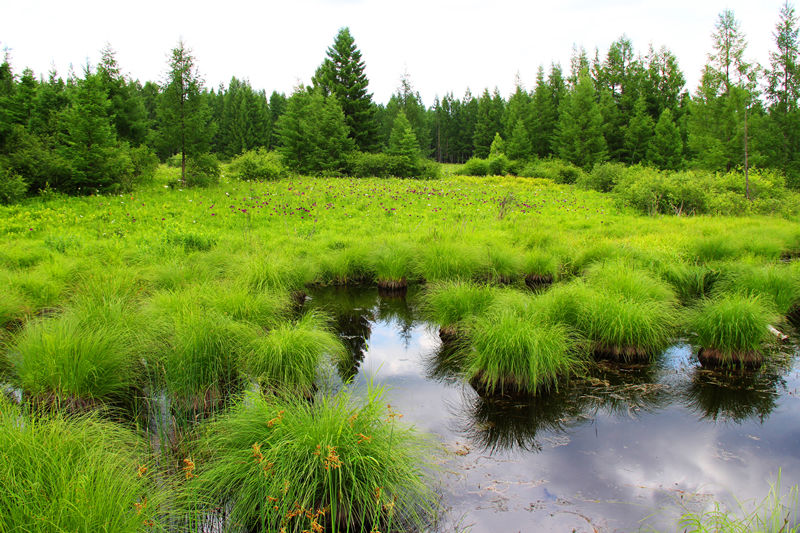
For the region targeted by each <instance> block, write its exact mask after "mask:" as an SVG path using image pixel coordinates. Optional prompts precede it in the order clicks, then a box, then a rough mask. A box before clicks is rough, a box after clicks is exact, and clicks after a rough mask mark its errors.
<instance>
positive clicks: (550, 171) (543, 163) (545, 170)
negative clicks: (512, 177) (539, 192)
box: [520, 159, 585, 183]
mask: <svg viewBox="0 0 800 533" xmlns="http://www.w3.org/2000/svg"><path fill="white" fill-rule="evenodd" d="M584 175H585V172H584V171H583V170H582V169H580V168H579V167H576V166H575V165H573V164H572V163H568V162H566V161H562V160H561V159H540V160H538V161H533V162H532V163H529V164H528V165H526V166H525V167H524V168H523V170H522V173H521V174H520V176H524V177H526V178H546V179H549V180H553V182H555V183H575V182H577V181H578V180H579V179H583V176H584Z"/></svg>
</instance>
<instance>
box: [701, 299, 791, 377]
mask: <svg viewBox="0 0 800 533" xmlns="http://www.w3.org/2000/svg"><path fill="white" fill-rule="evenodd" d="M775 318H776V316H775V313H774V311H772V310H771V308H770V306H769V305H766V304H765V303H764V301H763V299H761V298H759V297H757V296H746V295H739V294H731V295H723V296H720V297H717V298H714V299H707V300H704V301H702V302H700V303H699V304H698V305H697V306H695V307H694V308H693V309H691V310H690V311H689V312H687V317H686V321H687V326H686V327H687V329H688V330H689V331H692V332H693V333H694V334H695V339H694V342H696V343H697V344H698V345H699V346H700V347H702V348H704V349H706V350H713V351H714V352H716V353H718V354H719V357H720V359H721V360H722V362H725V363H736V362H737V361H739V360H741V359H743V358H747V357H749V356H754V355H755V356H756V357H757V354H759V353H760V352H761V350H762V349H763V348H764V345H765V344H766V343H767V341H769V335H770V333H769V331H768V330H767V327H768V326H769V325H770V324H772V323H773V321H774V320H775Z"/></svg>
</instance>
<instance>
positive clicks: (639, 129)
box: [625, 96, 677, 165]
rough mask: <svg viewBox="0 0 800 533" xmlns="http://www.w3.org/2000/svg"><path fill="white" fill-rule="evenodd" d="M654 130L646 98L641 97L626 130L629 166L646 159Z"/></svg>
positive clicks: (626, 149)
mask: <svg viewBox="0 0 800 533" xmlns="http://www.w3.org/2000/svg"><path fill="white" fill-rule="evenodd" d="M654 128H655V124H654V123H653V119H652V118H651V117H650V115H648V114H647V104H646V102H645V99H644V96H641V97H639V99H638V100H637V101H636V105H635V106H634V107H633V116H632V117H631V120H630V122H628V125H627V127H626V128H625V152H626V154H625V160H626V161H627V162H628V163H629V164H631V165H633V164H636V163H639V162H641V161H642V160H643V159H644V158H645V156H646V155H647V149H648V147H649V146H650V140H651V138H652V137H653V129H654ZM676 131H677V129H676Z"/></svg>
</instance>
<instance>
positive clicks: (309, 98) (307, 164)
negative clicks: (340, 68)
mask: <svg viewBox="0 0 800 533" xmlns="http://www.w3.org/2000/svg"><path fill="white" fill-rule="evenodd" d="M276 127H277V133H278V137H279V142H280V146H279V148H278V150H279V151H280V152H281V154H282V155H283V157H284V159H285V161H286V162H287V163H288V164H289V165H290V166H291V167H293V168H295V169H296V170H298V171H300V172H302V173H305V174H320V173H326V174H335V173H339V172H341V171H342V170H343V169H344V165H345V156H346V155H347V153H349V152H351V151H353V150H354V149H355V144H354V142H353V140H352V139H351V138H349V137H348V135H347V134H348V127H347V122H346V121H345V118H344V112H343V111H342V108H341V106H339V103H338V102H337V100H336V97H335V96H332V95H331V96H328V97H325V96H324V95H323V94H322V91H320V90H310V91H309V90H305V89H304V88H302V87H301V88H298V89H297V90H295V92H294V94H292V96H291V98H289V100H288V102H287V106H286V111H285V112H284V113H283V115H281V117H280V119H278V122H277V124H276Z"/></svg>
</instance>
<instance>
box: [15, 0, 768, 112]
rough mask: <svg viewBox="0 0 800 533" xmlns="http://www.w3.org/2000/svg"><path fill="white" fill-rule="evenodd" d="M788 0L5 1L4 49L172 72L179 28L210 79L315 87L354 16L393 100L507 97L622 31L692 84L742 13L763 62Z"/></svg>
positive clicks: (373, 70)
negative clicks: (670, 60)
mask: <svg viewBox="0 0 800 533" xmlns="http://www.w3.org/2000/svg"><path fill="white" fill-rule="evenodd" d="M782 4H783V0H728V1H717V0H669V1H633V0H566V1H557V0H550V1H547V2H539V1H532V0H529V1H522V0H519V1H514V0H494V1H491V2H490V1H477V0H453V1H450V0H448V1H437V0H405V1H392V2H389V1H385V0H296V1H283V2H274V1H269V0H263V1H260V2H240V1H236V0H228V1H225V2H221V1H218V0H217V1H213V2H210V1H205V0H195V1H191V2H186V1H180V2H177V1H171V0H161V1H153V0H137V1H133V2H119V1H115V0H102V1H85V0H75V1H64V0H59V1H49V0H48V1H45V0H21V1H12V0H0V46H3V47H8V48H9V49H10V50H11V59H12V61H11V62H12V66H13V68H14V70H15V72H17V73H19V72H21V71H22V69H23V68H24V67H31V68H32V69H33V70H34V71H35V72H36V74H37V75H39V74H46V73H47V71H48V70H50V68H51V67H52V66H55V67H56V69H57V70H58V71H59V73H60V74H62V75H65V74H66V72H67V70H68V68H69V65H70V64H73V65H74V67H75V71H76V72H80V68H81V66H82V65H83V64H85V63H86V61H87V60H88V61H89V62H90V63H92V64H94V63H96V62H97V59H98V58H99V51H100V49H101V48H102V47H103V45H104V44H105V43H106V42H108V43H110V44H111V46H112V47H113V48H114V49H115V50H116V51H117V59H118V61H119V63H120V66H121V67H122V69H123V71H125V72H126V73H128V74H130V75H131V76H132V77H134V78H138V79H140V80H142V81H145V80H154V81H158V80H161V79H163V77H164V73H165V71H166V58H167V53H168V52H169V50H170V49H171V48H172V47H173V46H174V45H175V43H176V42H177V40H178V38H179V37H183V39H184V40H185V41H186V43H187V44H188V45H189V47H190V48H191V49H192V50H193V51H194V54H195V56H196V59H197V64H198V66H199V68H200V72H201V74H202V75H203V77H204V79H205V80H206V84H207V85H208V86H209V87H216V86H217V85H219V84H220V83H225V84H226V85H227V83H228V81H229V80H230V78H231V76H234V75H235V76H236V77H238V78H246V79H248V80H250V82H251V84H252V85H253V87H255V88H257V89H266V90H267V91H268V92H271V91H272V90H273V89H275V90H278V91H282V92H286V93H287V94H288V93H290V92H291V90H292V88H293V87H294V86H295V85H297V83H298V82H303V83H308V82H309V81H310V79H311V76H312V75H313V73H314V70H315V69H316V67H317V66H318V65H319V64H320V63H321V62H322V60H323V58H324V55H325V50H326V48H327V47H328V46H329V45H330V44H331V43H332V42H333V38H334V36H335V35H336V33H337V31H338V29H339V28H340V27H342V26H349V27H350V30H351V32H352V34H353V36H354V37H355V40H356V45H357V46H358V47H359V49H360V50H361V52H362V54H363V58H364V61H365V62H366V65H367V76H368V77H369V80H370V91H371V92H373V93H374V98H375V100H376V101H378V102H386V101H387V100H388V99H389V97H390V96H391V94H392V93H393V92H394V91H395V89H396V88H397V86H398V85H399V80H400V77H401V75H402V74H403V72H404V71H407V72H408V74H409V76H410V79H411V82H412V84H413V86H414V87H415V88H416V89H418V90H419V91H420V93H421V95H422V98H423V100H424V102H425V104H426V105H430V104H431V103H432V102H433V97H434V96H435V95H440V96H441V95H443V94H444V93H445V92H448V91H453V92H454V93H455V94H456V95H457V96H460V95H463V93H464V91H465V89H466V88H467V87H469V88H470V89H471V90H472V92H473V94H476V93H479V92H481V91H482V90H483V88H484V87H489V88H490V89H491V88H494V87H495V86H497V87H498V88H499V89H500V91H501V93H502V94H503V95H505V96H507V95H508V94H509V93H510V92H511V91H512V89H513V86H514V78H515V75H516V74H517V73H519V76H520V79H521V80H522V83H523V85H524V86H525V87H526V88H528V89H530V88H532V87H533V85H534V82H535V77H536V68H537V66H538V65H539V64H544V65H545V68H548V67H549V64H550V62H551V61H556V62H560V63H561V64H562V66H563V67H564V69H565V70H567V69H568V68H569V57H570V54H571V50H572V46H573V44H576V45H578V46H581V45H582V46H584V47H586V49H587V51H588V52H589V54H590V56H593V55H594V49H595V47H598V48H599V49H600V53H601V56H602V55H604V54H605V51H606V50H607V49H608V45H609V44H610V43H611V42H612V41H614V40H616V39H617V38H618V37H620V36H621V35H622V34H625V35H627V36H628V37H629V38H630V39H631V40H632V41H633V44H634V46H635V47H636V50H637V52H641V53H644V52H646V51H647V47H648V45H649V43H653V44H654V45H655V46H656V47H659V46H661V45H665V46H667V47H668V48H669V49H670V50H671V51H672V52H673V53H674V54H675V55H676V56H677V57H678V60H679V62H680V66H681V69H682V70H683V72H684V74H685V75H686V78H687V80H688V84H687V85H688V88H689V89H690V90H692V91H693V90H694V89H695V86H696V84H697V80H698V79H699V75H700V69H701V68H702V65H703V64H704V62H705V61H706V55H707V54H708V52H709V51H710V49H711V38H710V35H711V33H712V32H713V30H714V23H715V22H716V20H717V16H718V14H719V13H720V12H721V11H722V10H723V9H725V8H730V9H733V10H734V13H735V15H736V18H737V19H738V20H739V21H740V23H741V28H742V30H743V31H744V33H745V34H746V36H747V40H748V43H749V46H748V56H749V57H750V58H751V59H754V60H756V61H758V62H760V63H762V64H767V62H768V57H769V56H768V54H769V51H770V50H772V49H773V47H774V44H773V43H774V39H773V36H772V34H773V32H774V28H775V24H776V23H777V21H778V15H779V11H780V7H781V5H782Z"/></svg>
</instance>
